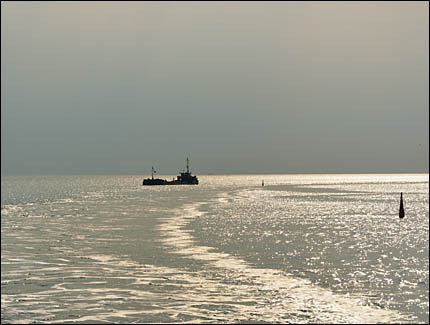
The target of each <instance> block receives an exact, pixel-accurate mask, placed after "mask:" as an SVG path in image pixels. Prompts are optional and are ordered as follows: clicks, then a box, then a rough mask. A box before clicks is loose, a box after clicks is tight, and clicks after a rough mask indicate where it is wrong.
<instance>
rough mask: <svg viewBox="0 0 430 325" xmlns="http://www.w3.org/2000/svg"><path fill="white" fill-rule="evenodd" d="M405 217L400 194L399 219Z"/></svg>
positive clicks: (401, 193) (401, 194)
mask: <svg viewBox="0 0 430 325" xmlns="http://www.w3.org/2000/svg"><path fill="white" fill-rule="evenodd" d="M404 217H405V210H404V208H403V192H400V209H399V218H400V219H403V218H404Z"/></svg>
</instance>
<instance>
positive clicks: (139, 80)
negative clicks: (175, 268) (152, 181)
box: [1, 1, 429, 175]
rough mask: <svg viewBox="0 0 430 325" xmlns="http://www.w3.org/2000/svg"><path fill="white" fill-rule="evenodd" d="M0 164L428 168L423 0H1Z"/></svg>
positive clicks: (52, 169)
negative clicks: (178, 0)
mask: <svg viewBox="0 0 430 325" xmlns="http://www.w3.org/2000/svg"><path fill="white" fill-rule="evenodd" d="M1 5H2V11H1V13H2V16H1V30H2V32H1V104H2V105H1V113H2V116H1V117H2V119H1V170H2V174H108V173H113V174H142V175H143V174H148V173H150V169H151V166H152V165H154V166H155V167H156V168H157V169H158V171H159V172H160V173H176V172H178V171H179V170H180V169H182V168H183V167H184V165H185V159H186V157H187V156H189V157H190V159H191V167H192V170H193V171H194V172H196V173H205V172H214V173H331V172H335V173H338V172H339V173H342V172H349V173H354V172H356V173H362V172H429V32H428V31H429V5H428V2H393V3H390V2H314V3H313V2H170V3H169V2H103V1H102V2H85V3H84V2H57V3H56V2H34V1H31V2H7V1H6V2H2V4H1Z"/></svg>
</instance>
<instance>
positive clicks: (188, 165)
mask: <svg viewBox="0 0 430 325" xmlns="http://www.w3.org/2000/svg"><path fill="white" fill-rule="evenodd" d="M187 173H188V174H189V173H190V160H189V159H188V157H187Z"/></svg>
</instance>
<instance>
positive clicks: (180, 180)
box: [142, 158, 199, 185]
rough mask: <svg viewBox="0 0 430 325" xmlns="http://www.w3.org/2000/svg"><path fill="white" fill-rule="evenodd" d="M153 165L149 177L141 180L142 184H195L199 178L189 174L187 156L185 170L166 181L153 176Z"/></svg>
mask: <svg viewBox="0 0 430 325" xmlns="http://www.w3.org/2000/svg"><path fill="white" fill-rule="evenodd" d="M154 173H156V171H155V170H154V167H152V173H151V178H145V179H144V180H143V182H142V185H185V184H193V185H197V184H198V183H199V180H198V179H197V176H193V175H191V172H190V160H189V159H188V158H187V171H186V172H185V171H184V172H182V173H181V174H180V175H179V176H177V177H176V179H173V180H172V181H168V180H166V179H161V178H154Z"/></svg>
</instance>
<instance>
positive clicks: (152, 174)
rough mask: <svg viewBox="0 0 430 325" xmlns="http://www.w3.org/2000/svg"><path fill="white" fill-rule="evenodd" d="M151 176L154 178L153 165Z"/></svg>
mask: <svg viewBox="0 0 430 325" xmlns="http://www.w3.org/2000/svg"><path fill="white" fill-rule="evenodd" d="M151 176H152V179H154V166H152V170H151Z"/></svg>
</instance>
